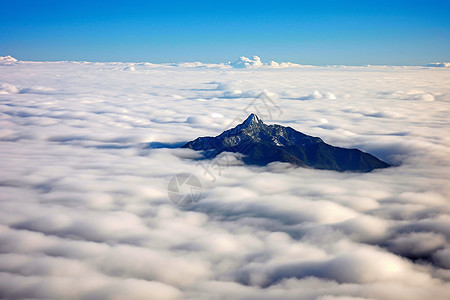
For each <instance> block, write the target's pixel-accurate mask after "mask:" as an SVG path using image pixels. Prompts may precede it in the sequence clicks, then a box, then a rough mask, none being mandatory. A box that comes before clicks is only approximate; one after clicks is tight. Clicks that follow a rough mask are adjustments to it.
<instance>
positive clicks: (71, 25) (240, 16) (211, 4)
mask: <svg viewBox="0 0 450 300" xmlns="http://www.w3.org/2000/svg"><path fill="white" fill-rule="evenodd" d="M0 7H1V8H2V11H3V12H2V13H1V18H0V56H1V55H12V56H14V57H16V58H18V59H21V60H88V61H136V62H137V61H150V62H179V61H203V62H226V61H230V60H236V59H237V58H238V57H239V56H242V55H244V56H252V55H258V56H260V57H261V58H262V60H263V61H269V60H276V61H291V62H296V63H303V64H315V65H326V64H347V65H361V64H392V65H423V64H426V63H429V62H432V61H450V18H449V17H448V15H449V13H450V1H449V0H446V1H437V0H423V1H414V0H410V1H395V0H392V1H363V0H361V1H281V0H280V1H245V2H243V1H242V2H239V1H170V0H166V1H131V0H130V1H114V0H111V1H84V0H79V1H60V0H58V1H45V0H43V1H22V0H14V1H4V0H1V2H0Z"/></svg>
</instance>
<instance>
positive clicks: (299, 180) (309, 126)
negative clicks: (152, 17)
mask: <svg viewBox="0 0 450 300" xmlns="http://www.w3.org/2000/svg"><path fill="white" fill-rule="evenodd" d="M240 62H241V63H242V64H243V65H245V66H246V63H247V64H248V65H249V68H248V69H247V70H245V71H244V72H241V71H240V70H234V69H232V68H231V67H230V65H226V64H222V65H208V64H202V63H180V64H160V65H157V64H149V63H140V64H133V65H132V64H129V63H75V62H58V63H38V62H34V63H31V62H20V63H14V64H13V65H11V66H8V67H5V68H0V83H1V85H0V143H1V145H0V165H1V168H0V195H1V198H2V201H0V253H1V254H0V290H1V291H2V296H3V297H5V298H30V299H33V298H34V299H36V298H50V299H55V298H64V297H66V298H67V297H69V298H73V299H109V298H114V297H116V298H127V299H139V298H141V299H202V300H203V299H205V300H206V299H211V297H216V298H218V299H299V298H302V299H424V298H427V297H428V298H433V299H448V290H449V288H450V285H449V280H450V276H449V270H450V254H449V253H450V252H449V251H450V246H449V245H450V230H449V228H450V205H449V204H448V201H447V199H449V198H450V191H449V189H448V169H449V166H450V160H449V157H450V150H449V149H450V139H449V138H448V131H449V123H448V115H449V109H450V108H449V103H450V98H449V96H448V95H450V89H449V87H448V85H446V84H444V83H445V80H446V78H447V77H448V76H449V74H448V72H449V71H448V70H447V69H440V70H436V69H435V68H418V67H402V68H395V67H377V66H368V67H345V68H343V67H341V68H335V67H312V66H309V67H302V68H298V67H296V68H283V69H280V68H278V67H279V66H281V65H282V63H280V64H279V65H278V66H277V64H276V63H270V65H268V64H264V63H262V62H261V60H259V59H255V58H254V59H248V61H247V60H241V61H240ZM261 65H262V66H261ZM129 66H133V67H134V69H135V71H134V72H124V68H126V67H129ZM257 66H259V67H257ZM343 70H344V71H345V74H343V73H342V72H343ZM344 75H345V76H344ZM263 90H265V91H266V93H267V95H268V96H269V97H270V99H271V100H272V101H273V102H274V103H275V104H277V105H278V106H279V107H280V108H281V109H282V113H281V114H279V111H276V110H273V111H272V116H271V118H269V116H268V115H266V116H265V119H264V120H265V122H267V123H278V124H282V125H285V126H291V127H293V128H295V129H297V130H299V131H302V132H304V133H306V134H309V135H313V136H320V137H321V138H323V139H324V140H325V141H326V142H328V143H330V144H333V145H336V146H342V147H358V148H361V149H362V150H364V151H368V152H370V153H373V154H375V155H377V156H379V157H380V158H382V159H385V160H387V161H389V162H391V163H395V164H397V166H395V167H393V168H389V169H385V170H379V171H375V172H371V173H367V174H355V173H337V172H331V171H320V170H311V169H302V168H293V167H292V166H290V165H288V164H283V163H273V164H270V165H268V166H266V167H255V166H251V167H248V166H243V165H242V164H240V163H238V161H237V160H233V161H230V163H229V164H228V165H226V166H222V167H221V166H218V165H214V164H213V165H208V164H209V163H211V161H208V160H202V161H199V160H195V159H193V158H198V157H199V155H198V153H196V152H194V151H191V150H188V149H175V148H176V147H178V146H180V145H182V144H183V142H186V141H189V140H192V139H194V138H196V137H198V136H207V135H209V136H213V135H217V134H219V133H220V132H222V131H223V130H224V129H225V128H227V127H229V126H230V124H231V123H233V122H234V123H236V122H237V120H242V119H243V118H245V117H246V116H247V114H248V113H249V112H248V111H247V112H246V111H245V109H248V105H249V104H250V102H252V101H253V100H254V97H256V96H258V95H259V94H260V93H261V91H263ZM269 91H270V92H269ZM332 96H334V98H337V99H338V100H337V101H326V100H327V99H329V100H331V99H332V98H333V97H332ZM293 99H302V100H312V101H293ZM432 99H434V100H435V101H427V100H432ZM315 100H318V101H315ZM255 104H257V105H259V106H255V107H252V109H255V108H256V107H257V108H258V109H259V110H260V111H261V112H265V111H264V109H266V108H267V107H265V106H264V105H263V103H262V102H258V103H255ZM272 108H273V107H272ZM183 172H190V173H193V174H195V175H196V176H197V177H199V178H200V180H201V182H202V185H203V198H202V199H201V200H200V201H199V202H198V203H197V204H196V205H195V206H194V207H192V208H189V209H178V208H177V207H175V206H173V205H172V204H171V202H170V201H169V199H168V196H167V184H168V182H169V180H170V179H171V178H172V176H174V175H175V174H178V173H183ZM208 172H209V173H208ZM74 287H76V288H74Z"/></svg>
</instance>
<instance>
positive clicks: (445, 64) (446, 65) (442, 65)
mask: <svg viewBox="0 0 450 300" xmlns="http://www.w3.org/2000/svg"><path fill="white" fill-rule="evenodd" d="M427 67H438V68H449V67H450V63H448V62H434V63H429V64H428V65H427Z"/></svg>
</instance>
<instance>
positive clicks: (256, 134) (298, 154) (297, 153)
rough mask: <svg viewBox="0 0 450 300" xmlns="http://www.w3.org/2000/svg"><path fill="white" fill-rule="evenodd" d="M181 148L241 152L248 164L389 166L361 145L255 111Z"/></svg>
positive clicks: (345, 167) (212, 152)
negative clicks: (334, 142)
mask: <svg viewBox="0 0 450 300" xmlns="http://www.w3.org/2000/svg"><path fill="white" fill-rule="evenodd" d="M182 148H190V149H193V150H202V151H204V152H203V153H204V155H205V157H206V158H213V157H215V156H217V155H218V154H220V153H222V152H238V153H241V154H243V155H244V156H243V158H242V159H243V161H244V162H245V163H246V164H253V165H261V166H262V165H266V164H268V163H270V162H274V161H280V162H288V163H291V164H293V165H297V166H300V167H309V168H314V169H322V170H335V171H354V172H370V171H372V170H374V169H378V168H387V167H389V166H390V165H389V164H387V163H385V162H383V161H381V160H379V159H378V158H376V157H375V156H373V155H371V154H369V153H365V152H363V151H361V150H358V149H347V148H340V147H334V146H331V145H329V144H327V143H325V142H324V141H323V140H322V139H321V138H318V137H313V136H309V135H306V134H303V133H301V132H299V131H297V130H295V129H293V128H291V127H284V126H281V125H276V124H274V125H266V124H264V123H263V121H261V120H260V119H259V118H258V117H257V116H256V115H255V114H250V116H248V118H247V119H246V120H245V121H244V122H243V123H242V124H239V125H237V126H236V127H234V128H232V129H229V130H226V131H224V132H223V133H222V134H220V135H218V136H216V137H199V138H197V139H195V140H193V141H191V142H188V143H187V144H185V145H184V146H182Z"/></svg>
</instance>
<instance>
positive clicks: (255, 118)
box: [242, 113, 263, 126]
mask: <svg viewBox="0 0 450 300" xmlns="http://www.w3.org/2000/svg"><path fill="white" fill-rule="evenodd" d="M262 123H263V121H261V119H260V118H258V116H257V115H255V114H254V113H251V114H250V115H249V116H248V117H247V119H246V120H245V121H244V122H243V123H242V125H245V126H250V125H253V124H262Z"/></svg>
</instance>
